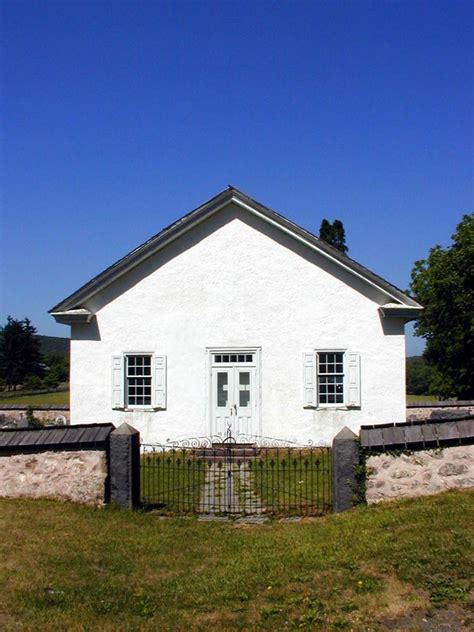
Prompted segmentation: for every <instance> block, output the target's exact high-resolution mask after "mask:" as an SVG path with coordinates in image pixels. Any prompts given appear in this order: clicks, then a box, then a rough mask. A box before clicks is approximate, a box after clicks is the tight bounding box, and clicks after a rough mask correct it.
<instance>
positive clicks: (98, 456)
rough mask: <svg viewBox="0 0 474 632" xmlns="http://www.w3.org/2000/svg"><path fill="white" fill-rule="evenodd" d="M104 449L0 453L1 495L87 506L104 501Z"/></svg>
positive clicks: (105, 466) (105, 476)
mask: <svg viewBox="0 0 474 632" xmlns="http://www.w3.org/2000/svg"><path fill="white" fill-rule="evenodd" d="M106 478H107V461H106V453H105V451H103V450H79V451H70V452H67V451H65V452H55V451H54V452H53V451H51V452H40V453H36V454H14V455H10V456H0V497H4V498H5V497H7V498H20V497H29V498H57V499H61V500H69V501H73V502H78V503H84V504H88V505H101V504H103V503H104V500H105V481H106Z"/></svg>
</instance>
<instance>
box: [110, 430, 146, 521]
mask: <svg viewBox="0 0 474 632" xmlns="http://www.w3.org/2000/svg"><path fill="white" fill-rule="evenodd" d="M109 459H110V461H109V468H110V469H109V473H110V501H111V502H112V503H115V504H116V505H118V506H119V507H121V508H122V509H133V508H134V507H138V506H139V504H140V433H139V432H138V430H135V428H132V426H129V425H128V424H127V423H123V424H122V425H121V426H119V427H118V428H116V430H114V431H113V432H112V433H111V434H110V454H109Z"/></svg>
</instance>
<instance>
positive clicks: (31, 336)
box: [0, 316, 44, 390]
mask: <svg viewBox="0 0 474 632" xmlns="http://www.w3.org/2000/svg"><path fill="white" fill-rule="evenodd" d="M35 334H36V329H35V328H34V327H33V325H32V324H31V321H30V320H29V319H28V318H25V319H24V320H16V319H15V318H12V317H11V316H9V317H8V319H7V324H6V325H5V326H4V327H3V328H2V330H1V331H0V377H2V378H3V379H4V380H5V384H6V385H7V389H8V390H12V389H14V388H15V387H16V386H17V385H18V384H21V383H22V382H23V380H24V379H25V377H26V376H27V375H37V376H38V377H41V376H42V375H43V373H44V365H43V358H42V356H41V352H40V348H39V341H38V340H37V339H36V338H35Z"/></svg>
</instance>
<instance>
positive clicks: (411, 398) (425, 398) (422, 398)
mask: <svg viewBox="0 0 474 632" xmlns="http://www.w3.org/2000/svg"><path fill="white" fill-rule="evenodd" d="M437 401H438V398H437V397H436V395H407V404H412V403H413V402H437Z"/></svg>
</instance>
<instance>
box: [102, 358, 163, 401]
mask: <svg viewBox="0 0 474 632" xmlns="http://www.w3.org/2000/svg"><path fill="white" fill-rule="evenodd" d="M157 355H162V356H163V357H164V358H165V387H164V388H165V393H166V391H167V384H166V358H167V356H166V355H163V354H158V353H157V352H156V351H150V350H149V349H147V350H146V351H142V350H138V351H137V350H136V349H133V350H127V351H122V352H120V353H117V354H114V355H113V356H112V357H117V356H121V358H122V398H123V405H122V406H112V408H113V410H120V411H122V412H126V413H129V412H134V411H137V412H145V413H146V412H150V413H156V412H158V411H160V410H166V408H167V404H166V403H165V405H164V406H155V405H153V401H154V397H155V395H154V391H155V381H156V380H155V366H154V359H155V356H157ZM127 356H148V357H150V358H151V401H152V403H151V405H150V404H133V405H131V406H129V405H128V403H127V399H128V393H127V374H126V366H127Z"/></svg>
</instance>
